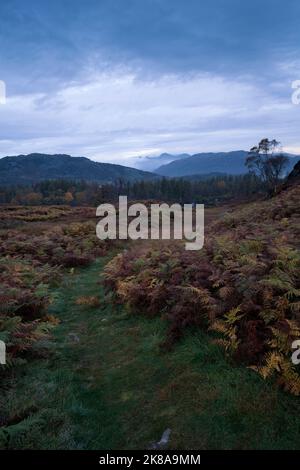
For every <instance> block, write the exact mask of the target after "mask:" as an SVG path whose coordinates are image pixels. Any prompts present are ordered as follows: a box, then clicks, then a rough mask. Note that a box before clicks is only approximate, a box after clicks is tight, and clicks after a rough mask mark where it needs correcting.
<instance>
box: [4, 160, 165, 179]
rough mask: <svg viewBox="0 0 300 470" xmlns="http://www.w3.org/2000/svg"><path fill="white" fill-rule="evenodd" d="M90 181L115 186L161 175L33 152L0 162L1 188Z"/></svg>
mask: <svg viewBox="0 0 300 470" xmlns="http://www.w3.org/2000/svg"><path fill="white" fill-rule="evenodd" d="M60 178H62V179H72V180H86V181H94V182H99V183H112V182H114V181H116V180H118V179H120V178H122V179H124V180H127V181H139V180H151V179H157V178H159V176H157V175H155V174H153V173H150V172H147V171H141V170H136V169H134V168H128V167H125V166H122V165H114V164H112V163H99V162H94V161H92V160H89V159H88V158H85V157H71V156H70V155H48V154H41V153H31V154H29V155H19V156H13V157H4V158H1V159H0V185H13V184H32V183H37V182H39V181H42V180H45V179H47V180H49V179H60Z"/></svg>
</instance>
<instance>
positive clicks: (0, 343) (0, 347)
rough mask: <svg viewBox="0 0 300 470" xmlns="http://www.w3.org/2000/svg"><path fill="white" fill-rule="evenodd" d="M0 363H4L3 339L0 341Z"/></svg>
mask: <svg viewBox="0 0 300 470" xmlns="http://www.w3.org/2000/svg"><path fill="white" fill-rule="evenodd" d="M0 364H2V365H4V364H6V345H5V343H4V341H0Z"/></svg>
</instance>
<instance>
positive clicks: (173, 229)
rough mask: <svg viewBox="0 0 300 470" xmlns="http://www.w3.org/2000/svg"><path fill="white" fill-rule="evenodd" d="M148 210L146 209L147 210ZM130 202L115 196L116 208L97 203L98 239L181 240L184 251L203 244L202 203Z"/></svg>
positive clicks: (111, 205) (197, 248)
mask: <svg viewBox="0 0 300 470" xmlns="http://www.w3.org/2000/svg"><path fill="white" fill-rule="evenodd" d="M148 207H149V208H148ZM148 207H147V206H146V205H145V204H142V203H134V204H131V205H130V206H128V202H127V196H119V205H118V207H115V206H114V205H113V204H108V203H107V204H100V206H98V207H97V210H96V215H97V217H102V218H101V220H100V221H99V222H98V223H97V226H96V234H97V237H98V238H99V239H100V240H105V239H110V240H116V239H119V240H127V239H131V240H138V239H141V240H148V239H151V240H171V239H174V240H185V241H186V243H185V249H186V250H200V249H201V248H202V247H203V245H204V205H203V204H183V205H181V204H172V205H171V206H169V205H168V204H165V203H163V204H150V205H149V206H148Z"/></svg>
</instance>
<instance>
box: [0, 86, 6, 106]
mask: <svg viewBox="0 0 300 470" xmlns="http://www.w3.org/2000/svg"><path fill="white" fill-rule="evenodd" d="M5 103H6V85H5V82H4V81H3V80H0V104H5Z"/></svg>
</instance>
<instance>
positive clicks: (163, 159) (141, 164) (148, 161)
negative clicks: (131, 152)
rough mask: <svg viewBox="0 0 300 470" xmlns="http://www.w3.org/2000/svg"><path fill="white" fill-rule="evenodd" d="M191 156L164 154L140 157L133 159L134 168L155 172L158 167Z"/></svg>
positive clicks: (185, 154) (186, 154)
mask: <svg viewBox="0 0 300 470" xmlns="http://www.w3.org/2000/svg"><path fill="white" fill-rule="evenodd" d="M190 156H191V155H190V154H189V153H179V154H171V153H167V152H164V153H162V154H160V155H155V156H150V155H147V156H139V157H133V158H132V159H131V163H132V166H133V167H134V168H137V169H139V170H143V171H155V170H156V168H158V166H162V165H167V164H168V163H171V162H173V161H176V160H181V159H183V158H188V157H190Z"/></svg>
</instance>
